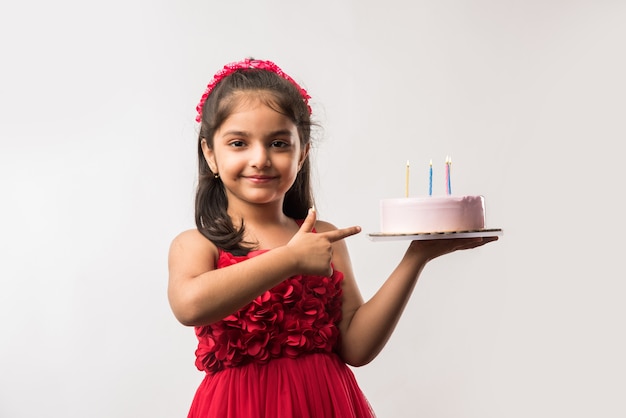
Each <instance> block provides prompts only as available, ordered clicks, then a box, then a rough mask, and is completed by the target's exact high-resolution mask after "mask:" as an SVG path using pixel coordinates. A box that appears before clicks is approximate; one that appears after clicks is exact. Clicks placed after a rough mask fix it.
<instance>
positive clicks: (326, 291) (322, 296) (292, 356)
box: [188, 250, 374, 418]
mask: <svg viewBox="0 0 626 418" xmlns="http://www.w3.org/2000/svg"><path fill="white" fill-rule="evenodd" d="M263 252H264V251H263V250H260V251H252V252H250V253H249V254H248V255H245V256H235V255H233V254H231V253H228V252H225V251H220V255H219V260H218V263H217V268H222V267H226V266H229V265H231V264H236V263H239V262H241V261H244V260H247V259H249V258H251V257H254V256H256V255H259V254H261V253H263ZM342 280H343V274H342V273H341V272H338V271H335V272H334V273H333V275H332V277H320V276H301V275H300V276H294V277H291V278H289V279H287V280H285V281H283V282H282V283H280V284H279V285H277V286H276V287H274V288H273V289H270V290H268V291H266V292H265V293H263V294H262V295H261V296H259V297H257V298H256V299H255V300H254V301H252V302H251V303H250V304H248V305H247V306H245V307H243V308H242V309H241V310H239V311H238V312H236V313H234V314H232V315H229V316H227V317H226V318H224V319H223V320H221V321H219V322H216V323H214V324H211V325H207V326H202V327H196V328H195V330H196V335H197V336H198V349H197V350H196V366H197V367H198V369H199V370H202V371H205V372H206V376H205V378H204V380H203V381H202V383H201V384H200V387H199V388H198V390H197V392H196V394H195V397H194V399H193V403H192V405H191V408H190V411H189V415H188V416H189V418H333V417H336V418H351V417H353V418H371V417H374V413H373V411H372V409H371V407H370V405H369V403H368V402H367V399H366V398H365V396H364V395H363V393H362V392H361V390H360V389H359V386H358V385H357V382H356V380H355V378H354V375H353V373H352V371H351V370H350V369H349V367H348V366H347V365H346V364H345V363H344V362H343V361H342V360H341V359H340V358H339V356H338V355H337V353H336V349H337V345H338V343H339V329H338V327H337V326H338V323H339V321H340V319H341V292H342V291H341V282H342Z"/></svg>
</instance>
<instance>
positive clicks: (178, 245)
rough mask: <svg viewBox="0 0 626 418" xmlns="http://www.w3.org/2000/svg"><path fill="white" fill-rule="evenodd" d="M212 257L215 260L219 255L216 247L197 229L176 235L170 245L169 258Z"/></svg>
mask: <svg viewBox="0 0 626 418" xmlns="http://www.w3.org/2000/svg"><path fill="white" fill-rule="evenodd" d="M200 254H202V255H204V256H205V257H206V256H207V255H209V254H210V255H211V256H213V257H212V258H213V260H216V259H217V257H218V254H219V251H218V249H217V246H216V245H215V244H213V243H212V242H211V241H209V240H208V239H207V238H206V237H205V236H204V235H202V234H201V233H200V231H198V230H197V229H189V230H187V231H183V232H181V233H180V234H178V235H177V236H176V237H174V239H173V240H172V243H171V244H170V257H183V258H187V257H189V256H191V257H195V256H197V255H200Z"/></svg>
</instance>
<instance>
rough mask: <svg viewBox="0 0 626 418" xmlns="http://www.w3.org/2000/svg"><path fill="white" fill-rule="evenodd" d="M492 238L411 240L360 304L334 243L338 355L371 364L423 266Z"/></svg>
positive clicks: (344, 253)
mask: <svg viewBox="0 0 626 418" xmlns="http://www.w3.org/2000/svg"><path fill="white" fill-rule="evenodd" d="M496 239H497V237H494V238H470V239H444V240H435V241H413V242H411V244H410V245H409V248H408V249H407V251H406V253H405V254H404V257H403V258H402V260H401V261H400V263H399V264H398V266H397V267H396V268H395V269H394V271H393V272H392V273H391V275H390V276H389V278H388V279H387V280H386V281H385V282H384V283H383V285H382V286H381V287H380V289H379V290H378V291H377V292H376V293H375V294H374V296H373V297H372V298H371V299H370V300H368V301H367V302H365V303H363V299H362V297H361V295H360V293H359V291H358V288H357V285H356V282H355V279H354V274H353V272H352V267H351V266H350V262H349V256H348V253H347V250H346V248H345V244H344V243H343V242H338V243H335V247H336V251H335V258H336V261H335V263H336V265H337V269H338V270H340V269H343V270H341V271H343V272H344V276H345V277H344V300H343V308H342V310H343V318H342V322H341V324H340V329H341V334H342V346H341V355H342V357H343V359H344V361H346V362H347V363H348V364H351V365H353V366H361V365H364V364H367V363H369V362H370V361H372V360H373V359H374V358H375V357H376V356H377V355H378V354H379V353H380V351H381V350H382V349H383V347H384V346H385V344H386V343H387V341H388V340H389V337H390V336H391V334H392V333H393V330H394V329H395V327H396V325H397V323H398V320H399V319H400V316H401V315H402V312H403V311H404V308H405V306H406V304H407V302H408V300H409V298H410V296H411V294H412V292H413V288H414V287H415V284H416V283H417V280H418V278H419V276H420V273H421V272H422V270H423V269H424V267H425V266H426V264H427V263H428V262H429V261H430V260H432V259H434V258H436V257H439V256H441V255H444V254H448V253H451V252H454V251H457V250H462V249H469V248H475V247H478V246H481V245H484V244H486V243H488V242H491V241H494V240H496Z"/></svg>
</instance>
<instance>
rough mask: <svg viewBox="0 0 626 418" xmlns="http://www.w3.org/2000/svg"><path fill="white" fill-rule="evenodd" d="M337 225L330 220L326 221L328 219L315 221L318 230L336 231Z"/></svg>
mask: <svg viewBox="0 0 626 418" xmlns="http://www.w3.org/2000/svg"><path fill="white" fill-rule="evenodd" d="M336 229H337V227H336V226H335V225H333V224H331V223H330V222H326V221H319V220H318V221H315V230H316V231H317V232H328V231H334V230H336Z"/></svg>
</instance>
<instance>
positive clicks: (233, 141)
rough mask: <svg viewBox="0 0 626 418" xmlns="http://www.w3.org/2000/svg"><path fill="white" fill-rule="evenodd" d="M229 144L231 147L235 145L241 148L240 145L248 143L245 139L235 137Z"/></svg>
mask: <svg viewBox="0 0 626 418" xmlns="http://www.w3.org/2000/svg"><path fill="white" fill-rule="evenodd" d="M228 145H229V146H231V147H234V148H240V147H243V146H245V145H246V143H245V142H243V141H242V140H240V139H235V140H232V141H230V142H229V143H228Z"/></svg>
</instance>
